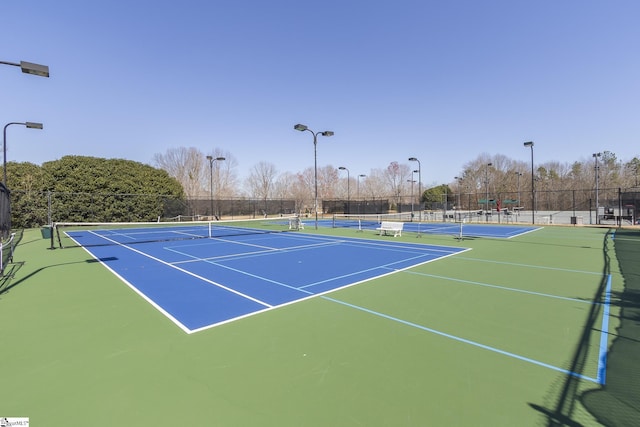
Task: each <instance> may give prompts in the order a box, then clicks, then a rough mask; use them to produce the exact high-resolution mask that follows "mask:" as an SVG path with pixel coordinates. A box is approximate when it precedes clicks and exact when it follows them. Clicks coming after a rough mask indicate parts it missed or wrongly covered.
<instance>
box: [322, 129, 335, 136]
mask: <svg viewBox="0 0 640 427" xmlns="http://www.w3.org/2000/svg"><path fill="white" fill-rule="evenodd" d="M320 135H322V136H333V131H331V130H325V131H324V132H320Z"/></svg>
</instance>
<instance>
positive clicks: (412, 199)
mask: <svg viewBox="0 0 640 427" xmlns="http://www.w3.org/2000/svg"><path fill="white" fill-rule="evenodd" d="M413 172H416V171H413ZM413 172H412V173H411V179H408V180H407V182H410V183H411V221H413V202H414V196H413V184H414V183H415V182H416V180H415V179H413Z"/></svg>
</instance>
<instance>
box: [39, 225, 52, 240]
mask: <svg viewBox="0 0 640 427" xmlns="http://www.w3.org/2000/svg"><path fill="white" fill-rule="evenodd" d="M40 232H41V233H42V238H43V239H50V238H51V226H50V225H45V226H44V227H42V228H41V229H40Z"/></svg>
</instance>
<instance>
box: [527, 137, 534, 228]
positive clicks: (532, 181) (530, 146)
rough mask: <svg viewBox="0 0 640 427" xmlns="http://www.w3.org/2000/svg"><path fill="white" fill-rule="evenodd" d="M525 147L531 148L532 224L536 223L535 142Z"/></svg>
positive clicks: (528, 143) (530, 142)
mask: <svg viewBox="0 0 640 427" xmlns="http://www.w3.org/2000/svg"><path fill="white" fill-rule="evenodd" d="M524 146H525V147H529V148H531V224H535V223H536V187H535V179H534V177H533V141H528V142H525V143H524Z"/></svg>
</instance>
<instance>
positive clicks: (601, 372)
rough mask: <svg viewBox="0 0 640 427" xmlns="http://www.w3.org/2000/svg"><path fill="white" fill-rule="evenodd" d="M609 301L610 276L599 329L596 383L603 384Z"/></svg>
mask: <svg viewBox="0 0 640 427" xmlns="http://www.w3.org/2000/svg"><path fill="white" fill-rule="evenodd" d="M610 301H611V274H609V275H608V277H607V290H606V292H605V295H604V310H603V312H602V327H601V328H600V331H601V332H600V353H599V355H598V383H599V384H601V385H604V384H605V381H606V379H607V348H608V345H607V343H608V337H609V309H610Z"/></svg>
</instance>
